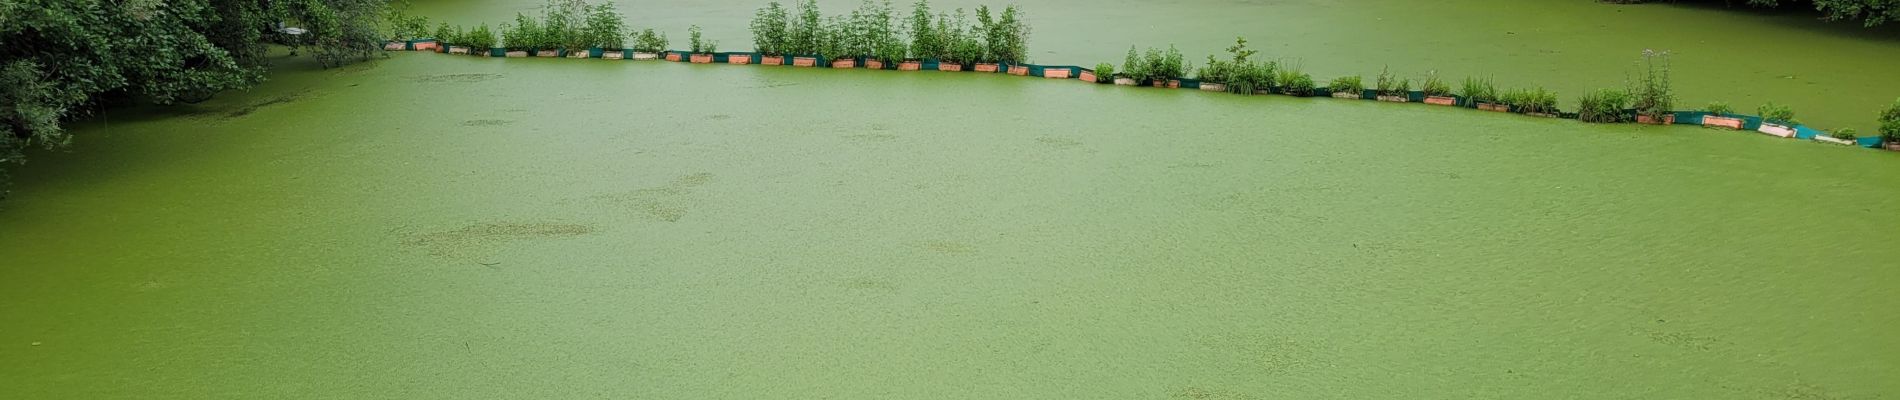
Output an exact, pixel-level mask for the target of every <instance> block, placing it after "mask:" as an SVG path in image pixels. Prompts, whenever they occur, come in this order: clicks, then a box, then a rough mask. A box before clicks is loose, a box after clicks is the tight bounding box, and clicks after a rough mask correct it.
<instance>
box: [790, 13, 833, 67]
mask: <svg viewBox="0 0 1900 400" xmlns="http://www.w3.org/2000/svg"><path fill="white" fill-rule="evenodd" d="M822 19H823V18H822V14H819V13H818V2H817V0H804V1H801V2H799V3H798V19H796V20H793V21H792V24H791V30H792V31H791V35H790V37H789V40H787V42H788V46H787V47H788V48H787V49H786V52H788V53H791V54H794V55H809V54H817V53H819V52H821V51H823V50H824V49H823V47H824V46H825V43H824V40H825V30H826V29H825V23H824V21H823V20H822Z"/></svg>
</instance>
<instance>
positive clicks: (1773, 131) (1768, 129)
mask: <svg viewBox="0 0 1900 400" xmlns="http://www.w3.org/2000/svg"><path fill="white" fill-rule="evenodd" d="M1755 131H1756V132H1761V133H1765V134H1768V136H1777V137H1785V138H1791V137H1794V128H1792V127H1789V126H1787V125H1776V124H1771V123H1767V122H1762V123H1761V127H1760V128H1755Z"/></svg>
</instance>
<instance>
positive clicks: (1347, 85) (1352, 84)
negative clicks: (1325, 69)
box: [1326, 75, 1366, 100]
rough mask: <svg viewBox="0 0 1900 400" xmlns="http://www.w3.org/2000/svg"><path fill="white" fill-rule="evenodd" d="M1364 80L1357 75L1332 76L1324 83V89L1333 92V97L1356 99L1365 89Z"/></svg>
mask: <svg viewBox="0 0 1900 400" xmlns="http://www.w3.org/2000/svg"><path fill="white" fill-rule="evenodd" d="M1364 80H1365V79H1363V78H1361V77H1360V76H1358V75H1353V76H1342V77H1338V78H1333V81H1332V82H1329V83H1327V84H1326V90H1328V91H1331V92H1333V98H1339V99H1351V100H1358V99H1360V98H1361V97H1362V96H1363V95H1364V93H1365V91H1366V83H1365V82H1364Z"/></svg>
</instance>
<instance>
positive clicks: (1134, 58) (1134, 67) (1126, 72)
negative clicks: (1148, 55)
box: [1115, 46, 1147, 86]
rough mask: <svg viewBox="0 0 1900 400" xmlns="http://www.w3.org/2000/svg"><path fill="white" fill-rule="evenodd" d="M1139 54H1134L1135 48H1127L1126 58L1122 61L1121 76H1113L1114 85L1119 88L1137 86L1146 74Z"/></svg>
mask: <svg viewBox="0 0 1900 400" xmlns="http://www.w3.org/2000/svg"><path fill="white" fill-rule="evenodd" d="M1144 67H1146V64H1143V63H1142V62H1141V54H1139V53H1136V52H1135V46H1128V56H1127V57H1126V58H1123V59H1122V69H1121V74H1120V75H1116V76H1115V84H1116V85H1121V86H1139V85H1141V79H1142V78H1143V77H1144V76H1145V75H1146V74H1147V72H1145V71H1143V70H1142V68H1144Z"/></svg>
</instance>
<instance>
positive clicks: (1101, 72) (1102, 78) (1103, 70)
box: [1082, 63, 1115, 83]
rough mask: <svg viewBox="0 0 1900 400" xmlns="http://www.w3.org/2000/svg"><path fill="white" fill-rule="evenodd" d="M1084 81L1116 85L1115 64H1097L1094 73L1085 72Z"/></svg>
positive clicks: (1083, 73)
mask: <svg viewBox="0 0 1900 400" xmlns="http://www.w3.org/2000/svg"><path fill="white" fill-rule="evenodd" d="M1082 80H1083V81H1088V82H1093V83H1115V64H1111V63H1098V64H1095V70H1094V71H1083V72H1082Z"/></svg>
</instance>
